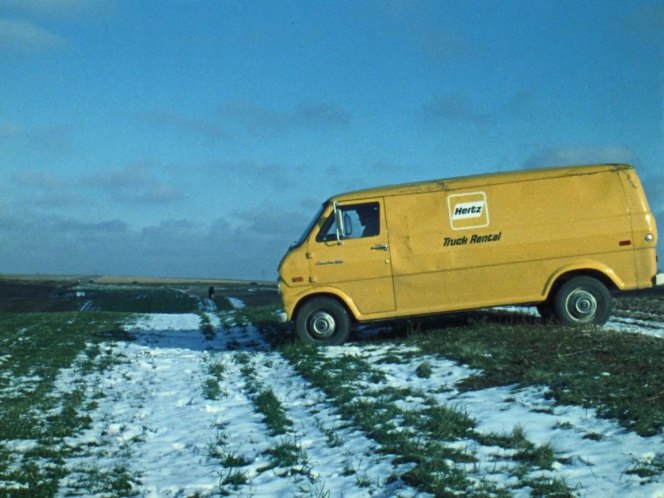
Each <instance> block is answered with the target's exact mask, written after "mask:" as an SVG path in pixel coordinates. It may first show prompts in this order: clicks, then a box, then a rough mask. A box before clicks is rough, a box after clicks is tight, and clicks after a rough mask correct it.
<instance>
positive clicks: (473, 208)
mask: <svg viewBox="0 0 664 498" xmlns="http://www.w3.org/2000/svg"><path fill="white" fill-rule="evenodd" d="M447 205H448V208H449V212H450V226H451V227H452V230H468V229H470V228H484V227H488V226H489V206H488V205H487V202H486V194H485V193H484V192H471V193H468V194H453V195H450V196H449V197H448V198H447Z"/></svg>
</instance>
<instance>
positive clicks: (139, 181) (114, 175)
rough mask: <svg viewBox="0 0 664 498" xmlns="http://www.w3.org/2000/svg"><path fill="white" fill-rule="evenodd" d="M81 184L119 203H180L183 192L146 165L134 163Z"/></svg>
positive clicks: (93, 177) (85, 180)
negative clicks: (98, 190)
mask: <svg viewBox="0 0 664 498" xmlns="http://www.w3.org/2000/svg"><path fill="white" fill-rule="evenodd" d="M83 184H85V185H88V186H91V187H96V188H99V189H101V190H102V191H103V192H105V193H107V194H108V195H110V196H111V197H112V198H114V199H116V200H118V201H122V202H132V203H147V204H168V203H173V202H177V201H179V200H181V199H182V198H183V197H184V193H183V192H182V191H181V190H180V189H179V188H178V187H176V186H174V185H173V184H170V183H168V182H167V181H165V180H164V179H163V178H162V175H159V174H158V173H155V171H154V170H153V168H151V167H150V166H148V165H147V164H142V163H136V164H131V165H128V166H125V167H123V168H119V169H112V170H106V171H100V172H98V173H96V174H95V175H92V176H89V177H87V178H85V179H83Z"/></svg>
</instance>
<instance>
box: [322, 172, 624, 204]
mask: <svg viewBox="0 0 664 498" xmlns="http://www.w3.org/2000/svg"><path fill="white" fill-rule="evenodd" d="M628 169H633V168H632V166H630V165H628V164H592V165H584V166H562V167H555V168H542V169H524V170H518V171H505V172H499V173H488V174H481V175H472V176H461V177H457V178H448V179H441V180H429V181H423V182H415V183H402V184H399V185H388V186H383V187H373V188H369V189H363V190H355V191H352V192H346V193H344V194H338V195H335V196H333V197H330V199H329V201H351V200H356V199H364V198H367V197H385V196H393V195H407V194H415V193H426V192H436V191H447V190H459V189H466V188H473V187H483V186H487V185H500V184H503V183H515V182H524V181H533V180H544V179H547V178H558V177H562V176H575V175H590V174H597V173H604V172H607V171H621V170H628Z"/></svg>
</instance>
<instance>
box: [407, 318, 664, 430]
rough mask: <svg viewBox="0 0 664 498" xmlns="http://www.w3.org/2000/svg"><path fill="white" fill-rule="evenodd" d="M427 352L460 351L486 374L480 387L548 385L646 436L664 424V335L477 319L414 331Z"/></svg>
mask: <svg viewBox="0 0 664 498" xmlns="http://www.w3.org/2000/svg"><path fill="white" fill-rule="evenodd" d="M409 340H410V341H412V342H413V343H414V344H415V345H417V346H419V347H420V348H422V351H423V352H424V353H428V354H440V355H444V356H447V357H449V358H453V359H456V360H457V361H459V362H460V363H464V364H467V365H469V366H470V367H473V368H478V369H481V370H482V374H481V375H479V376H476V377H472V378H470V379H467V380H466V381H464V382H463V383H462V385H461V387H462V388H463V389H466V390H474V389H483V388H487V387H493V386H501V385H508V384H518V385H522V386H527V385H546V386H548V387H549V388H550V392H551V396H553V397H554V398H555V400H556V401H557V402H558V403H561V404H575V405H580V406H583V407H587V408H595V409H597V410H598V413H599V414H600V415H601V416H604V417H608V418H612V419H615V420H618V421H619V422H620V423H621V424H622V425H623V426H625V427H626V428H628V429H630V430H633V431H635V432H637V433H638V434H640V435H642V436H652V435H655V434H658V433H659V432H661V430H662V429H663V428H664V391H663V389H664V385H663V384H662V379H663V378H664V362H662V361H661V358H662V357H664V341H662V339H660V338H656V337H649V336H645V335H640V334H625V333H617V332H612V331H610V330H600V329H594V328H585V329H583V328H582V329H577V328H563V327H557V326H553V325H550V326H546V325H540V324H534V323H527V324H509V323H508V324H504V323H503V324H499V325H498V324H495V323H490V322H481V321H480V322H476V323H470V324H465V326H458V325H453V326H448V327H446V328H432V329H429V330H426V331H424V332H422V333H419V334H416V335H413V336H411V337H410V338H409Z"/></svg>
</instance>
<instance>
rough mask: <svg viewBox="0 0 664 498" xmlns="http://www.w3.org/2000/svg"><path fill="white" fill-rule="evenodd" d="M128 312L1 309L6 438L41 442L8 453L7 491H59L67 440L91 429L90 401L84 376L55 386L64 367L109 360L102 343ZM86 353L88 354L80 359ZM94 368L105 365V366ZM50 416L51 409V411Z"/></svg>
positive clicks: (0, 389)
mask: <svg viewBox="0 0 664 498" xmlns="http://www.w3.org/2000/svg"><path fill="white" fill-rule="evenodd" d="M125 319H126V315H124V314H121V315H119V314H81V313H45V314H41V313H25V314H7V313H3V314H0V351H3V352H8V353H10V354H6V355H4V356H3V361H2V371H3V373H4V375H2V376H0V441H11V440H33V441H35V442H36V443H35V445H34V446H33V447H32V448H30V449H29V450H27V451H25V452H23V453H22V454H12V453H9V452H0V482H3V483H15V484H16V485H18V486H25V487H22V488H20V489H12V490H11V492H9V490H8V488H5V487H3V486H2V485H0V496H3V495H5V496H8V495H11V496H16V497H21V496H26V497H27V496H30V497H38V496H52V495H53V494H54V493H55V492H56V490H57V489H58V483H59V480H60V479H61V478H62V477H63V476H64V475H65V471H64V468H63V465H64V460H63V459H64V457H65V456H66V455H67V451H68V450H67V449H66V445H64V444H63V440H64V438H66V437H69V436H73V435H74V434H76V433H77V432H79V431H80V430H82V429H84V428H86V427H87V426H88V425H89V423H90V418H89V417H88V416H87V415H86V413H87V411H88V410H89V409H90V407H91V406H90V405H86V397H85V395H84V393H83V390H82V387H80V386H79V385H78V383H77V382H76V381H74V383H73V384H72V386H71V389H70V390H69V391H66V392H62V393H60V395H58V396H56V395H55V393H56V392H58V391H56V390H54V383H55V380H56V378H57V376H58V374H59V373H60V371H61V370H62V369H65V368H68V367H70V366H72V365H73V364H74V363H75V361H77V359H78V361H81V364H86V363H87V368H93V366H92V365H93V364H94V363H90V362H94V360H95V359H96V358H103V354H102V352H101V350H100V349H99V348H98V347H96V344H95V342H96V341H97V337H98V336H99V335H104V334H106V333H107V331H109V330H117V328H118V327H119V324H120V323H121V322H123V321H124V320H125ZM82 352H86V353H87V355H85V356H83V357H80V356H79V355H80V354H81V353H82ZM94 368H105V367H104V364H101V366H98V367H94ZM45 414H46V415H45Z"/></svg>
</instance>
